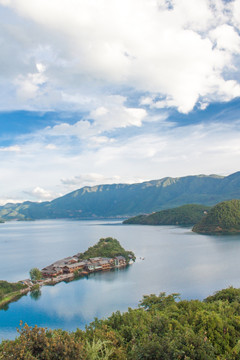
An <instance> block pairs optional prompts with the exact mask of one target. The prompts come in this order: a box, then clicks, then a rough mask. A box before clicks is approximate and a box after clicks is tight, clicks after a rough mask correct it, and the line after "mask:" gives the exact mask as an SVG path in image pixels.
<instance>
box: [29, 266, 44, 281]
mask: <svg viewBox="0 0 240 360" xmlns="http://www.w3.org/2000/svg"><path fill="white" fill-rule="evenodd" d="M29 274H30V278H31V280H32V281H36V280H40V279H41V278H42V273H41V271H40V270H39V269H38V268H32V269H31V270H30V271H29Z"/></svg>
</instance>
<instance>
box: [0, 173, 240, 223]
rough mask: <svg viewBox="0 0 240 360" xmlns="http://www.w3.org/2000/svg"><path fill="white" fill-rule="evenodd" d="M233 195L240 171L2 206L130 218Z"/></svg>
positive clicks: (55, 215) (53, 214) (36, 214)
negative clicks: (227, 174) (226, 174)
mask: <svg viewBox="0 0 240 360" xmlns="http://www.w3.org/2000/svg"><path fill="white" fill-rule="evenodd" d="M233 198H235V199H238V198H239V199H240V172H236V173H235V174H232V175H229V176H226V177H221V176H218V175H196V176H185V177H178V178H171V177H166V178H163V179H160V180H153V181H146V182H143V183H137V184H130V185H129V184H112V185H98V186H93V187H89V186H85V187H83V188H81V189H79V190H76V191H73V192H71V193H69V194H66V195H64V196H62V197H59V198H57V199H55V200H52V201H49V202H42V203H36V202H30V201H27V202H24V203H21V204H6V205H4V206H0V218H1V219H3V220H10V219H18V220H28V219H33V220H34V219H60V218H70V219H96V218H123V217H125V218H128V217H130V216H136V215H139V214H150V213H152V212H156V211H160V210H164V209H170V208H173V207H178V206H181V205H185V204H204V205H209V206H212V205H215V204H217V203H218V202H220V201H224V200H229V199H233Z"/></svg>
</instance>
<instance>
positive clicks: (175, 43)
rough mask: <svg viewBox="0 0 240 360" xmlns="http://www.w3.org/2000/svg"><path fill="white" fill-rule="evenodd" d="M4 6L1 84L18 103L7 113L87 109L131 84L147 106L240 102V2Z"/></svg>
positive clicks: (68, 0) (9, 1)
mask: <svg viewBox="0 0 240 360" xmlns="http://www.w3.org/2000/svg"><path fill="white" fill-rule="evenodd" d="M0 4H1V6H2V9H3V10H4V11H5V14H3V15H4V19H5V21H4V19H2V20H3V22H2V25H1V30H2V31H1V32H2V38H1V42H2V46H3V49H6V50H7V51H6V52H5V51H2V52H1V63H3V65H4V67H5V70H6V71H4V72H3V73H2V80H3V85H4V86H5V85H6V83H8V86H7V87H8V94H9V95H10V94H11V95H14V97H15V101H14V102H13V101H11V103H10V99H7V100H8V101H7V103H6V96H7V95H5V101H4V102H2V104H1V107H2V108H4V107H5V106H6V104H8V105H7V106H10V107H11V106H12V107H14V106H17V107H22V108H29V109H34V108H35V109H41V110H42V109H58V108H69V107H70V106H72V105H74V107H75V108H81V107H82V106H83V105H86V103H91V98H92V96H93V94H95V95H96V96H99V95H100V93H105V94H107V93H108V94H109V93H111V94H112V95H113V94H115V95H116V92H117V93H118V94H120V92H121V91H123V90H124V89H125V90H126V89H129V88H131V89H133V90H134V91H137V92H140V93H143V94H146V96H145V97H144V96H143V97H142V100H141V103H142V104H144V105H151V106H152V107H156V108H158V109H159V108H166V107H175V108H177V109H178V111H180V112H183V113H188V112H189V111H191V110H192V109H193V108H194V106H195V105H196V104H199V106H200V104H201V103H204V104H208V103H209V102H212V101H229V100H231V99H233V98H235V97H238V96H240V85H239V81H238V80H237V79H239V59H240V58H239V54H240V37H239V30H240V28H239V26H240V22H239V18H240V16H238V15H239V12H240V10H239V8H240V6H239V0H233V1H228V2H226V1H223V0H201V1H199V0H177V1H165V0H131V1H129V0H122V1H121V2H119V1H118V0H90V1H86V0H51V1H49V0H1V1H0ZM9 19H14V25H13V24H12V23H11V21H10V23H9ZM10 58H11V60H10ZM4 83H5V84H4ZM88 110H95V111H96V109H94V107H93V108H91V109H88Z"/></svg>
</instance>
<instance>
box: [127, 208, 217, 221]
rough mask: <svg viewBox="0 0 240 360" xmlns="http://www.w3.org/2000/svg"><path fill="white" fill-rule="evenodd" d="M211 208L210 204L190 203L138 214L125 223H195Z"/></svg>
mask: <svg viewBox="0 0 240 360" xmlns="http://www.w3.org/2000/svg"><path fill="white" fill-rule="evenodd" d="M209 209H210V207H209V206H205V205H198V204H188V205H183V206H179V207H177V208H173V209H166V210H161V211H157V212H155V213H153V214H149V215H138V216H135V217H132V218H130V219H127V220H125V221H124V222H123V224H140V225H194V224H196V223H197V222H199V221H200V220H201V219H202V217H203V216H204V215H205V214H206V212H208V211H209Z"/></svg>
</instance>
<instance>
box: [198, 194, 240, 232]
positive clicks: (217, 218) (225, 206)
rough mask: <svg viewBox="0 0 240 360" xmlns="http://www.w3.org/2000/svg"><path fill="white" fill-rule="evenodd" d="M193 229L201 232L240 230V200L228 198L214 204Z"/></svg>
mask: <svg viewBox="0 0 240 360" xmlns="http://www.w3.org/2000/svg"><path fill="white" fill-rule="evenodd" d="M193 231H194V232H197V233H203V234H212V233H217V234H227V233H239V232H240V200H229V201H224V202H221V203H220V204H217V205H216V206H214V207H213V208H212V209H211V210H210V211H209V213H208V214H207V215H206V216H205V217H203V218H202V220H201V221H200V222H199V223H197V224H196V225H194V227H193Z"/></svg>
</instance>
